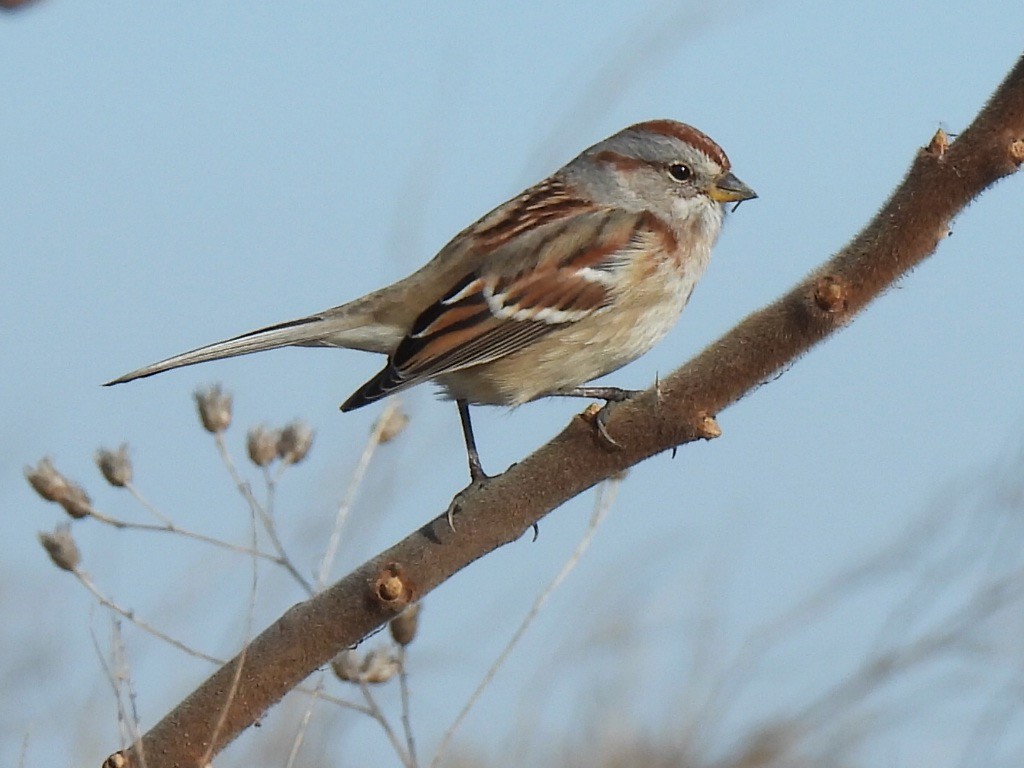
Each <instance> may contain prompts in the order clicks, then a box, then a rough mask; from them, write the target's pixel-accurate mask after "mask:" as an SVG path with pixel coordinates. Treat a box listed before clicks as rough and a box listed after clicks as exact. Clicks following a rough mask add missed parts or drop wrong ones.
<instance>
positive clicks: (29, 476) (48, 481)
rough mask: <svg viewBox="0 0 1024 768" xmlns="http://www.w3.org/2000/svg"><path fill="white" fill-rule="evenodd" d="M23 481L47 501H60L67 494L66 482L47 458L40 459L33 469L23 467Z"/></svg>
mask: <svg viewBox="0 0 1024 768" xmlns="http://www.w3.org/2000/svg"><path fill="white" fill-rule="evenodd" d="M25 479H26V480H28V482H29V484H30V485H31V486H32V487H33V488H34V489H35V492H36V493H38V494H39V495H40V496H42V497H43V498H44V499H46V500H47V501H60V500H61V499H62V498H64V494H65V493H67V488H68V481H67V480H66V479H65V478H64V475H62V474H61V473H60V472H58V471H57V468H56V467H54V466H53V461H52V460H51V459H50V457H49V456H46V457H44V458H42V459H40V460H39V463H38V464H36V465H35V466H34V467H25Z"/></svg>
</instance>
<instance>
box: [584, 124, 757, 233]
mask: <svg viewBox="0 0 1024 768" xmlns="http://www.w3.org/2000/svg"><path fill="white" fill-rule="evenodd" d="M730 167H731V166H730V163H729V158H728V157H726V154H725V152H723V151H722V148H721V147H719V146H718V144H716V143H715V142H714V141H712V140H711V139H710V138H709V137H708V136H707V135H705V134H704V133H701V132H700V131H698V130H697V129H696V128H693V127H691V126H689V125H686V124H685V123H678V122H676V121H674V120H650V121H648V122H645V123H637V124H636V125H631V126H630V127H629V128H626V129H624V130H622V131H619V132H618V133H616V134H615V135H614V136H610V137H608V138H607V139H605V140H604V141H601V142H599V143H597V144H595V145H594V146H592V147H591V148H590V149H587V150H585V151H584V152H583V153H582V154H581V155H580V156H579V157H577V158H576V159H575V160H573V161H572V162H571V163H570V164H569V165H568V166H566V169H565V172H566V175H567V177H568V178H569V179H571V181H572V182H573V183H574V184H578V185H580V186H582V187H584V188H586V190H587V192H588V193H589V195H590V196H592V197H593V199H594V200H595V202H598V203H601V204H606V205H616V206H621V207H624V208H628V209H631V210H651V211H653V212H654V213H657V214H659V215H660V216H662V217H663V218H664V219H666V220H667V221H669V222H672V223H674V224H676V225H680V226H682V225H684V224H686V222H687V220H689V219H692V218H693V217H694V216H699V217H700V218H701V219H705V218H708V217H710V218H712V219H715V220H717V222H718V223H720V222H721V212H722V206H723V205H724V204H725V203H730V202H740V201H742V200H749V199H751V198H754V197H757V194H756V193H755V192H754V190H752V189H751V188H750V187H748V186H747V185H746V184H744V183H743V182H742V181H740V180H739V179H738V178H736V176H735V175H734V174H733V173H732V171H731V170H730ZM715 228H716V229H717V227H715Z"/></svg>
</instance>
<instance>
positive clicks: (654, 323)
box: [105, 119, 757, 482]
mask: <svg viewBox="0 0 1024 768" xmlns="http://www.w3.org/2000/svg"><path fill="white" fill-rule="evenodd" d="M755 197H757V194H756V193H755V192H754V190H753V189H751V188H750V187H748V186H747V185H746V184H744V183H743V182H742V181H740V180H739V179H738V178H737V177H736V176H735V174H734V173H733V172H732V170H731V164H730V162H729V158H728V157H727V156H726V154H725V152H724V151H723V150H722V148H721V147H720V146H719V145H718V144H716V143H715V142H714V141H713V140H712V139H711V138H710V137H709V136H707V135H706V134H704V133H702V132H701V131H699V130H698V129H696V128H694V127H692V126H690V125H687V124H685V123H681V122H677V121H675V120H668V119H659V120H648V121H646V122H641V123H637V124H635V125H631V126H629V127H627V128H625V129H623V130H621V131H619V132H618V133H615V134H614V135H612V136H609V137H608V138H606V139H604V140H602V141H600V142H598V143H597V144H594V145H593V146H591V147H589V148H587V149H585V150H584V151H583V152H581V153H580V154H579V155H577V156H576V157H575V158H574V159H572V160H570V161H569V162H568V163H567V164H565V165H564V166H563V167H562V168H560V169H558V170H557V171H555V172H554V173H553V174H551V175H550V176H549V177H547V178H546V179H544V180H542V181H540V182H539V183H537V184H535V185H534V186H532V187H530V188H528V189H526V190H525V191H524V192H522V193H520V194H519V195H517V196H515V197H513V198H512V199H510V200H508V201H507V202H505V203H503V204H501V205H499V206H498V207H497V208H495V209H494V210H492V211H491V212H490V213H487V214H485V215H484V216H483V217H481V218H480V219H479V220H477V221H476V222H475V223H473V224H471V225H470V226H468V227H467V228H466V229H464V230H462V231H461V232H459V233H458V234H457V235H455V237H453V238H452V239H451V241H450V242H449V243H448V244H447V245H445V246H444V247H443V248H442V249H441V250H440V251H439V252H438V253H437V254H436V255H435V256H434V257H433V259H431V260H430V261H429V262H427V263H426V264H425V265H424V266H423V267H421V268H420V269H418V270H416V271H415V272H413V273H412V274H411V275H409V276H408V277H406V278H404V279H402V280H399V281H398V282H396V283H393V284H391V285H389V286H387V287H385V288H381V289H379V290H376V291H373V292H372V293H369V294H367V295H365V296H363V297H361V298H357V299H355V300H353V301H350V302H348V303H346V304H342V305H340V306H337V307H334V308H331V309H327V310H324V311H322V312H318V313H316V314H313V315H309V316H307V317H302V318H298V319H296V320H289V321H287V322H283V323H277V324H275V325H270V326H267V327H265V328H260V329H258V330H255V331H250V332H248V333H243V334H242V335H240V336H235V337H233V338H230V339H226V340H224V341H218V342H216V343H213V344H209V345H206V346H203V347H199V348H197V349H194V350H192V351H189V352H184V353H182V354H179V355H175V356H174V357H170V358H167V359H166V360H162V361H160V362H157V363H153V364H151V365H147V366H145V367H142V368H139V369H138V370H135V371H132V372H130V373H127V374H124V375H123V376H120V377H118V378H116V379H113V380H112V381H109V382H107V383H106V385H105V386H110V385H114V384H122V383H124V382H128V381H132V380H134V379H141V378H144V377H146V376H153V375H154V374H157V373H162V372H164V371H168V370H171V369H174V368H180V367H182V366H187V365H194V364H196V363H204V362H209V361H212V360H220V359H222V358H228V357H234V356H237V355H247V354H251V353H253V352H262V351H264V350H268V349H276V348H278V347H285V346H300V347H343V348H348V349H355V350H362V351H367V352H375V353H379V354H383V355H386V356H387V361H386V363H385V365H384V367H383V368H382V369H381V370H380V371H379V372H378V373H377V374H376V375H375V376H374V377H373V378H371V379H370V380H369V381H367V382H366V383H365V384H363V385H362V386H361V387H359V388H358V389H357V390H356V391H355V392H354V393H353V394H352V395H351V396H350V397H349V398H348V399H347V400H346V401H345V402H344V403H343V404H342V406H341V410H342V411H352V410H355V409H356V408H361V407H363V406H365V405H368V404H370V403H373V402H375V401H377V400H380V399H381V398H383V397H386V396H388V395H392V394H395V393H397V392H401V391H404V390H406V389H408V388H410V387H413V386H415V385H417V384H420V383H423V382H426V381H433V382H435V383H436V384H438V385H439V386H440V387H441V390H442V394H443V395H444V396H446V397H447V398H448V399H451V400H454V401H455V403H456V405H457V406H458V410H459V416H460V421H461V424H462V430H463V437H464V440H465V444H466V451H467V457H468V462H469V472H470V478H471V482H479V481H484V480H486V479H487V478H488V475H487V474H486V473H485V472H484V470H483V467H482V464H481V460H480V454H479V451H478V450H477V446H476V440H475V437H474V433H473V427H472V422H471V419H470V412H469V406H470V405H471V404H472V405H503V406H518V405H522V404H524V403H527V402H530V401H532V400H536V399H538V398H542V397H549V396H571V397H588V398H594V399H601V400H605V401H606V403H607V402H611V401H617V400H624V399H627V398H628V397H630V396H631V395H633V394H635V393H634V392H632V391H631V390H624V389H619V388H616V387H587V386H584V385H585V384H587V382H590V381H592V380H593V379H596V378H599V377H601V376H604V375H605V374H608V373H611V372H612V371H615V370H617V369H619V368H621V367H622V366H624V365H626V364H628V363H630V362H632V361H633V360H635V359H636V358H638V357H640V356H641V355H643V354H645V353H646V352H647V351H648V350H650V349H651V347H653V346H654V345H655V344H656V343H657V342H658V341H659V340H661V339H662V337H664V336H665V334H666V333H667V332H668V331H669V330H670V329H671V328H672V327H673V326H674V325H675V323H676V321H677V320H678V319H679V316H680V315H681V313H682V311H683V309H684V307H685V306H686V304H687V302H688V300H689V298H690V295H691V293H692V291H693V289H694V286H695V285H696V283H697V281H698V280H699V279H700V278H701V277H702V276H703V274H704V272H705V270H706V268H707V266H708V261H709V259H710V256H711V249H712V246H713V245H714V244H715V242H716V240H717V239H718V235H719V233H720V231H721V228H722V223H723V219H724V216H725V205H726V204H728V203H735V204H736V205H739V203H740V202H742V201H744V200H749V199H752V198H755ZM605 411H606V409H603V410H602V411H601V413H600V414H599V418H598V419H597V425H598V428H599V430H600V431H601V433H602V434H603V435H604V436H605V437H606V438H608V439H609V440H611V437H610V435H608V434H607V431H606V429H605V426H604V420H603V419H602V418H601V416H602V415H603V414H604V413H605ZM611 442H612V443H613V444H614V440H611Z"/></svg>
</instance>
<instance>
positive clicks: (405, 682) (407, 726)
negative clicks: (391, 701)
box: [398, 646, 419, 766]
mask: <svg viewBox="0 0 1024 768" xmlns="http://www.w3.org/2000/svg"><path fill="white" fill-rule="evenodd" d="M406 658H407V654H406V652H405V647H404V646H400V647H399V649H398V688H399V691H400V692H401V700H402V730H403V731H405V744H406V750H407V751H408V753H409V761H410V763H412V765H413V766H417V765H419V760H418V759H417V758H416V739H415V737H414V736H413V732H412V716H411V711H412V710H411V708H410V706H409V672H408V670H406V668H405V661H406Z"/></svg>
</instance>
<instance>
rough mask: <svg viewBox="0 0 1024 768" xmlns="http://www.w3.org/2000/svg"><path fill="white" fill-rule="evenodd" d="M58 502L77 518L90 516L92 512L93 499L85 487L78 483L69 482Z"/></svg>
mask: <svg viewBox="0 0 1024 768" xmlns="http://www.w3.org/2000/svg"><path fill="white" fill-rule="evenodd" d="M57 503H58V504H60V505H61V506H62V507H64V511H65V512H67V513H68V514H69V515H70V516H71V517H73V518H75V519H76V520H80V519H81V518H83V517H88V516H89V515H91V514H92V499H90V498H89V494H88V493H86V492H85V489H84V488H83V487H82V486H80V485H78V484H77V483H72V482H70V481H69V482H68V484H67V488H66V489H65V491H64V495H63V497H62V498H60V499H58V500H57Z"/></svg>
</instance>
